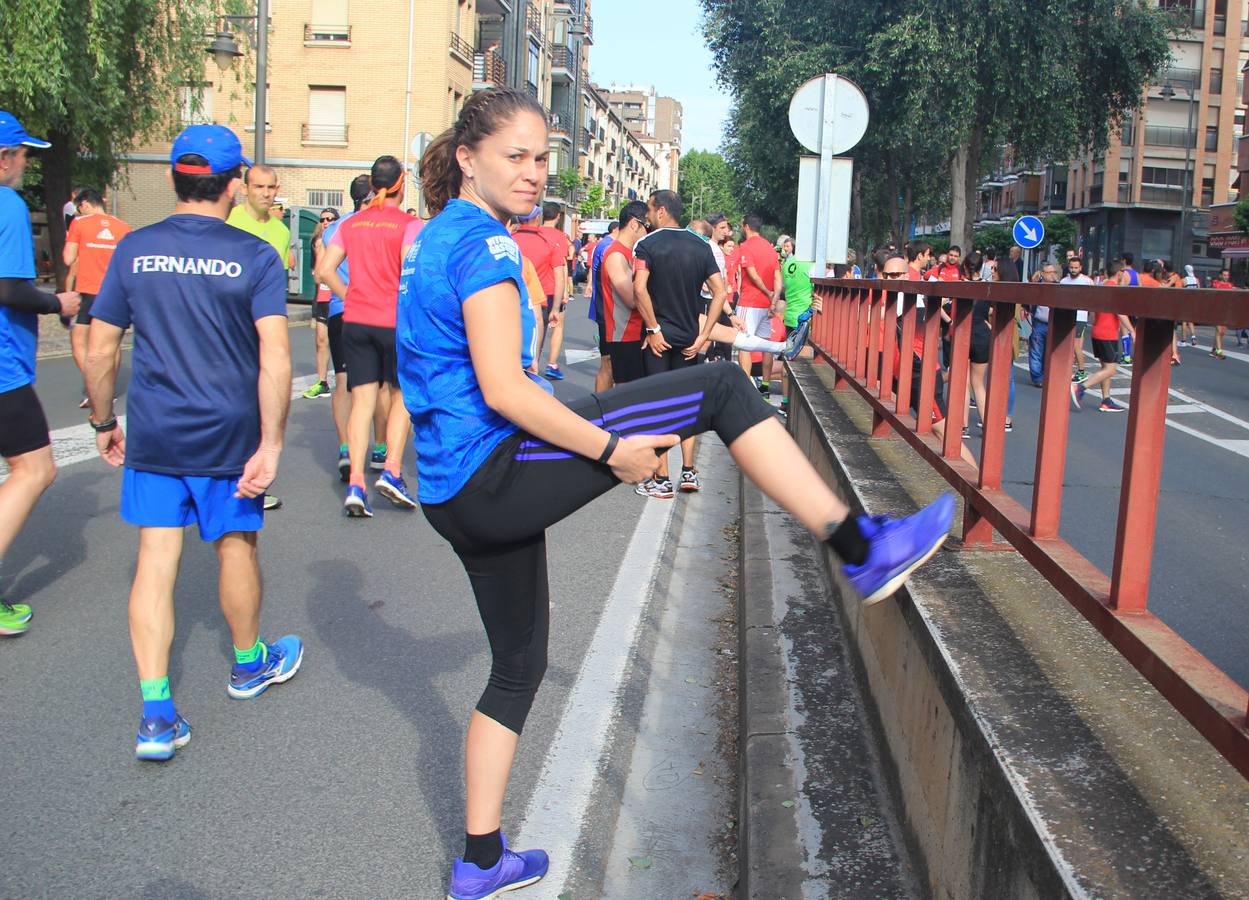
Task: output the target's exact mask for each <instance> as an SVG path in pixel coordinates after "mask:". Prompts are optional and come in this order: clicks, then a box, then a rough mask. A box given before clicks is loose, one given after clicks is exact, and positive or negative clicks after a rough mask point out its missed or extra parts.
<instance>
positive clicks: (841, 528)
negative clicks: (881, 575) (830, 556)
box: [824, 516, 867, 566]
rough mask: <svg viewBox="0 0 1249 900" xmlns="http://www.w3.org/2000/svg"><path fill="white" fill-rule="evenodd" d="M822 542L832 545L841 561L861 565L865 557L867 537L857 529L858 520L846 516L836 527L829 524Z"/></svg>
mask: <svg viewBox="0 0 1249 900" xmlns="http://www.w3.org/2000/svg"><path fill="white" fill-rule="evenodd" d="M824 543H826V544H828V546H830V547H832V548H833V550H835V551H836V553H837V555H838V556H840V557H841V559H842V562H845V563H849V564H850V565H852V566H857V565H861V564H862V563H863V560H865V559H867V538H865V537H863V532H861V531H860V530H859V520H858V519H856V518H855V517H854V516H846V517H845V518H844V519H843V520H842V521H841V524H840V525H838V526H837V527H836V528H834V527H832V526H831V525H830V526H829V530H828V537H826V538H824Z"/></svg>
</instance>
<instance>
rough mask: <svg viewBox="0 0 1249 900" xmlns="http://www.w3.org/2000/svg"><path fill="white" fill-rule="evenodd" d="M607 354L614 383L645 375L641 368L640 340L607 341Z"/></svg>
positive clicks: (622, 382)
mask: <svg viewBox="0 0 1249 900" xmlns="http://www.w3.org/2000/svg"><path fill="white" fill-rule="evenodd" d="M647 352H649V351H647ZM607 355H608V356H609V357H610V358H611V377H612V381H613V382H614V383H616V384H628V383H629V382H630V381H637V380H638V379H639V378H644V377H645V376H646V372H645V371H644V370H643V369H642V342H641V341H608V342H607Z"/></svg>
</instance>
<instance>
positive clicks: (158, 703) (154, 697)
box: [139, 676, 177, 722]
mask: <svg viewBox="0 0 1249 900" xmlns="http://www.w3.org/2000/svg"><path fill="white" fill-rule="evenodd" d="M139 690H140V691H142V692H143V715H144V717H145V718H148V717H151V716H157V717H159V718H161V719H164V720H165V721H166V722H172V721H173V719H174V716H175V715H177V713H176V712H175V711H174V705H173V697H172V696H170V694H169V678H168V676H166V677H164V678H147V679H140V680H139Z"/></svg>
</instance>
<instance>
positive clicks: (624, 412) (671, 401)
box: [603, 391, 703, 422]
mask: <svg viewBox="0 0 1249 900" xmlns="http://www.w3.org/2000/svg"><path fill="white" fill-rule="evenodd" d="M702 399H703V392H702V391H698V392H697V393H694V394H685V395H683V396H680V397H668V398H666V399H663V400H652V401H651V402H650V403H635V404H633V405H632V406H622V407H620V409H614V410H612V411H611V412H609V413H607V414H606V415H604V416H603V421H604V422H610V421H611V420H612V419H619V418H620V417H621V416H629V415H632V414H633V413H635V412H643V411H645V410H648V409H663V408H664V407H665V406H676V405H677V404H678V403H696V402H698V401H699V400H702Z"/></svg>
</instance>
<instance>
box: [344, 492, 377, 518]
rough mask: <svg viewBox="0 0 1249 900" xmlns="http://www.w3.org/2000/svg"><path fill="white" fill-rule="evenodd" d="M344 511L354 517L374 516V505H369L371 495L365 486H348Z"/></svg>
mask: <svg viewBox="0 0 1249 900" xmlns="http://www.w3.org/2000/svg"><path fill="white" fill-rule="evenodd" d="M343 511H344V512H345V513H347V515H349V516H351V518H353V519H361V518H369V519H371V518H373V507H371V506H369V495H368V494H366V493H365V492H364V488H362V487H359V486H357V485H354V484H353V485H351V486H350V487H349V488H347V499H345V500H344V501H343Z"/></svg>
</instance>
